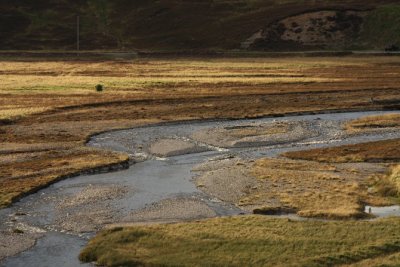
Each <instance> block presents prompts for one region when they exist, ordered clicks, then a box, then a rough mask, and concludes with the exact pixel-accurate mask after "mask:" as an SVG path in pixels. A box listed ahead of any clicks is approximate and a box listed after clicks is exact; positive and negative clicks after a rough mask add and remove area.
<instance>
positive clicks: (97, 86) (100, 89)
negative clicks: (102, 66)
mask: <svg viewBox="0 0 400 267" xmlns="http://www.w3.org/2000/svg"><path fill="white" fill-rule="evenodd" d="M103 90H104V86H103V85H102V84H98V85H96V91H97V92H103Z"/></svg>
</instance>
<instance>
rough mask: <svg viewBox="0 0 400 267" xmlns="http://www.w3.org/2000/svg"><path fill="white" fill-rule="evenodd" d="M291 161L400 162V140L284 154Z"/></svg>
mask: <svg viewBox="0 0 400 267" xmlns="http://www.w3.org/2000/svg"><path fill="white" fill-rule="evenodd" d="M283 156H285V157H288V158H291V159H303V160H314V161H319V162H393V163H396V162H399V161H400V139H392V140H384V141H377V142H368V143H361V144H354V145H345V146H339V147H331V148H320V149H312V150H307V151H295V152H287V153H284V154H283Z"/></svg>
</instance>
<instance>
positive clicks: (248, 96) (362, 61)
mask: <svg viewBox="0 0 400 267" xmlns="http://www.w3.org/2000/svg"><path fill="white" fill-rule="evenodd" d="M399 71H400V59H399V58H397V57H393V58H379V57H373V58H350V57H348V58H274V59H273V60H272V59H268V58H264V59H208V58H206V59H187V60H186V59H185V60H183V59H162V60H159V59H138V60H134V61H66V60H59V61H55V60H46V59H38V60H35V61H32V60H30V61H29V60H24V59H22V60H14V61H0V117H1V118H0V150H2V151H7V153H13V152H18V151H23V152H24V153H33V154H29V156H27V155H28V154H26V155H25V156H21V158H19V159H18V158H17V157H15V158H13V157H8V158H7V159H5V160H7V166H6V165H2V166H0V181H1V182H0V187H1V188H2V190H3V191H2V193H1V194H2V199H10V198H9V197H4V196H6V195H8V194H9V193H10V192H12V194H13V195H18V194H19V193H18V188H20V191H19V192H20V194H24V192H26V191H27V190H26V188H25V186H23V184H22V183H19V182H18V183H17V182H16V181H15V180H12V179H10V178H9V170H10V169H13V171H15V172H18V173H20V174H21V175H26V176H29V175H31V177H32V178H31V179H30V180H31V181H32V182H31V183H30V185H29V187H32V188H35V187H38V188H39V187H41V186H43V184H47V183H48V182H47V181H48V180H49V179H50V178H48V176H45V175H44V174H41V173H39V172H33V173H32V168H33V166H32V167H30V168H24V169H19V164H20V163H21V162H27V163H26V164H28V165H29V164H34V161H30V160H29V158H30V157H32V158H34V157H39V158H40V157H42V156H43V155H46V154H43V155H42V154H40V153H42V152H43V150H42V149H40V148H38V147H40V146H43V147H45V148H46V147H49V146H52V145H53V144H64V143H68V144H73V145H71V146H70V147H69V148H67V150H71V151H74V152H71V153H70V155H72V156H70V157H67V160H66V163H65V164H66V166H75V165H76V161H74V159H75V158H76V160H77V161H80V162H81V165H79V166H80V167H81V168H87V167H90V166H92V165H91V163H90V162H89V161H88V159H89V156H88V155H87V154H85V153H82V154H79V153H77V151H83V150H80V148H82V146H83V145H84V143H85V141H86V140H87V138H88V137H89V136H90V135H91V134H94V133H96V132H100V131H106V130H111V129H120V128H127V127H133V126H138V125H143V124H148V123H154V122H160V121H176V120H188V119H207V118H245V117H256V116H266V115H276V114H286V113H291V112H318V111H321V110H336V109H341V110H343V109H352V110H364V109H370V108H384V107H386V106H387V105H388V104H387V103H388V102H385V101H388V100H390V101H392V102H393V100H396V99H398V90H399V87H398V84H399V80H400V78H399V77H398V75H396V73H398V72H399ZM98 83H101V84H103V85H104V86H105V91H104V92H102V93H97V92H95V85H96V84H98ZM371 97H374V98H375V99H377V100H379V101H380V102H379V101H378V102H375V103H371V102H370V98H371ZM10 123H11V124H10ZM254 134H258V133H254ZM29 146H31V150H30V148H29ZM13 147H14V148H13ZM13 149H15V151H14V150H13ZM44 157H46V156H44ZM85 157H88V158H86V159H85ZM48 160H49V165H48V166H47V165H44V166H43V169H44V170H46V169H48V168H49V169H51V170H52V171H53V172H54V179H57V177H59V176H62V175H63V174H64V171H63V169H62V168H60V169H59V170H58V169H57V168H51V165H52V164H53V165H54V166H58V165H57V161H58V160H56V159H54V158H51V157H49V158H48ZM102 162H103V163H104V164H106V163H107V162H108V163H109V162H115V160H114V159H113V158H112V157H110V158H109V159H107V157H106V156H105V158H104V159H103V160H102ZM51 179H53V178H51ZM51 179H50V180H51ZM43 181H45V182H43ZM11 184H13V185H11ZM19 184H20V185H21V186H19ZM8 188H9V189H8ZM9 191H10V192H9ZM5 203H7V204H8V203H9V201H8V200H7V201H6V202H5Z"/></svg>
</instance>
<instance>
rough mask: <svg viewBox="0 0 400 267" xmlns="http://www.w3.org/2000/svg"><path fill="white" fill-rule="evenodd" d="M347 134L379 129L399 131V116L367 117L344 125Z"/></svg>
mask: <svg viewBox="0 0 400 267" xmlns="http://www.w3.org/2000/svg"><path fill="white" fill-rule="evenodd" d="M346 129H347V131H348V132H349V133H353V134H356V133H362V132H373V131H377V130H381V129H393V130H396V129H400V114H385V115H377V116H367V117H363V118H360V119H357V120H353V121H350V122H349V123H347V124H346Z"/></svg>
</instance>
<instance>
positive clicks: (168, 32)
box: [0, 0, 400, 50]
mask: <svg viewBox="0 0 400 267" xmlns="http://www.w3.org/2000/svg"><path fill="white" fill-rule="evenodd" d="M395 3H399V7H400V1H393V0H392V1H390V0H380V1H377V0H375V1H371V0H366V1H361V0H349V1H329V0H319V1H318V0H313V1H312V0H303V1H299V0H298V1H295V0H190V1H189V0H158V1H152V0H130V1H128V0H114V1H111V0H109V1H107V0H75V1H67V0H35V1H32V0H14V1H8V0H0V49H74V48H75V40H76V18H77V16H78V15H79V16H80V26H81V29H80V30H81V34H80V38H81V48H82V49H141V50H182V49H185V50H200V49H201V50H209V49H237V48H241V47H242V48H245V49H255V50H293V49H298V50H306V49H316V48H317V49H343V48H354V47H356V48H362V49H363V48H365V49H382V48H384V47H386V46H388V45H393V44H398V43H399V42H400V37H399V36H398V35H399V31H398V30H399V29H398V27H399V26H398V25H399V22H400V21H398V19H399V18H400V16H399V15H400V8H399V7H397V6H395V5H394V4H395ZM317 11H318V12H317ZM350 11H351V12H353V11H355V12H354V13H351V12H350ZM321 12H322V13H321ZM332 12H334V13H332ZM309 14H311V15H309ZM331 32H333V34H330V33H331Z"/></svg>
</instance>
